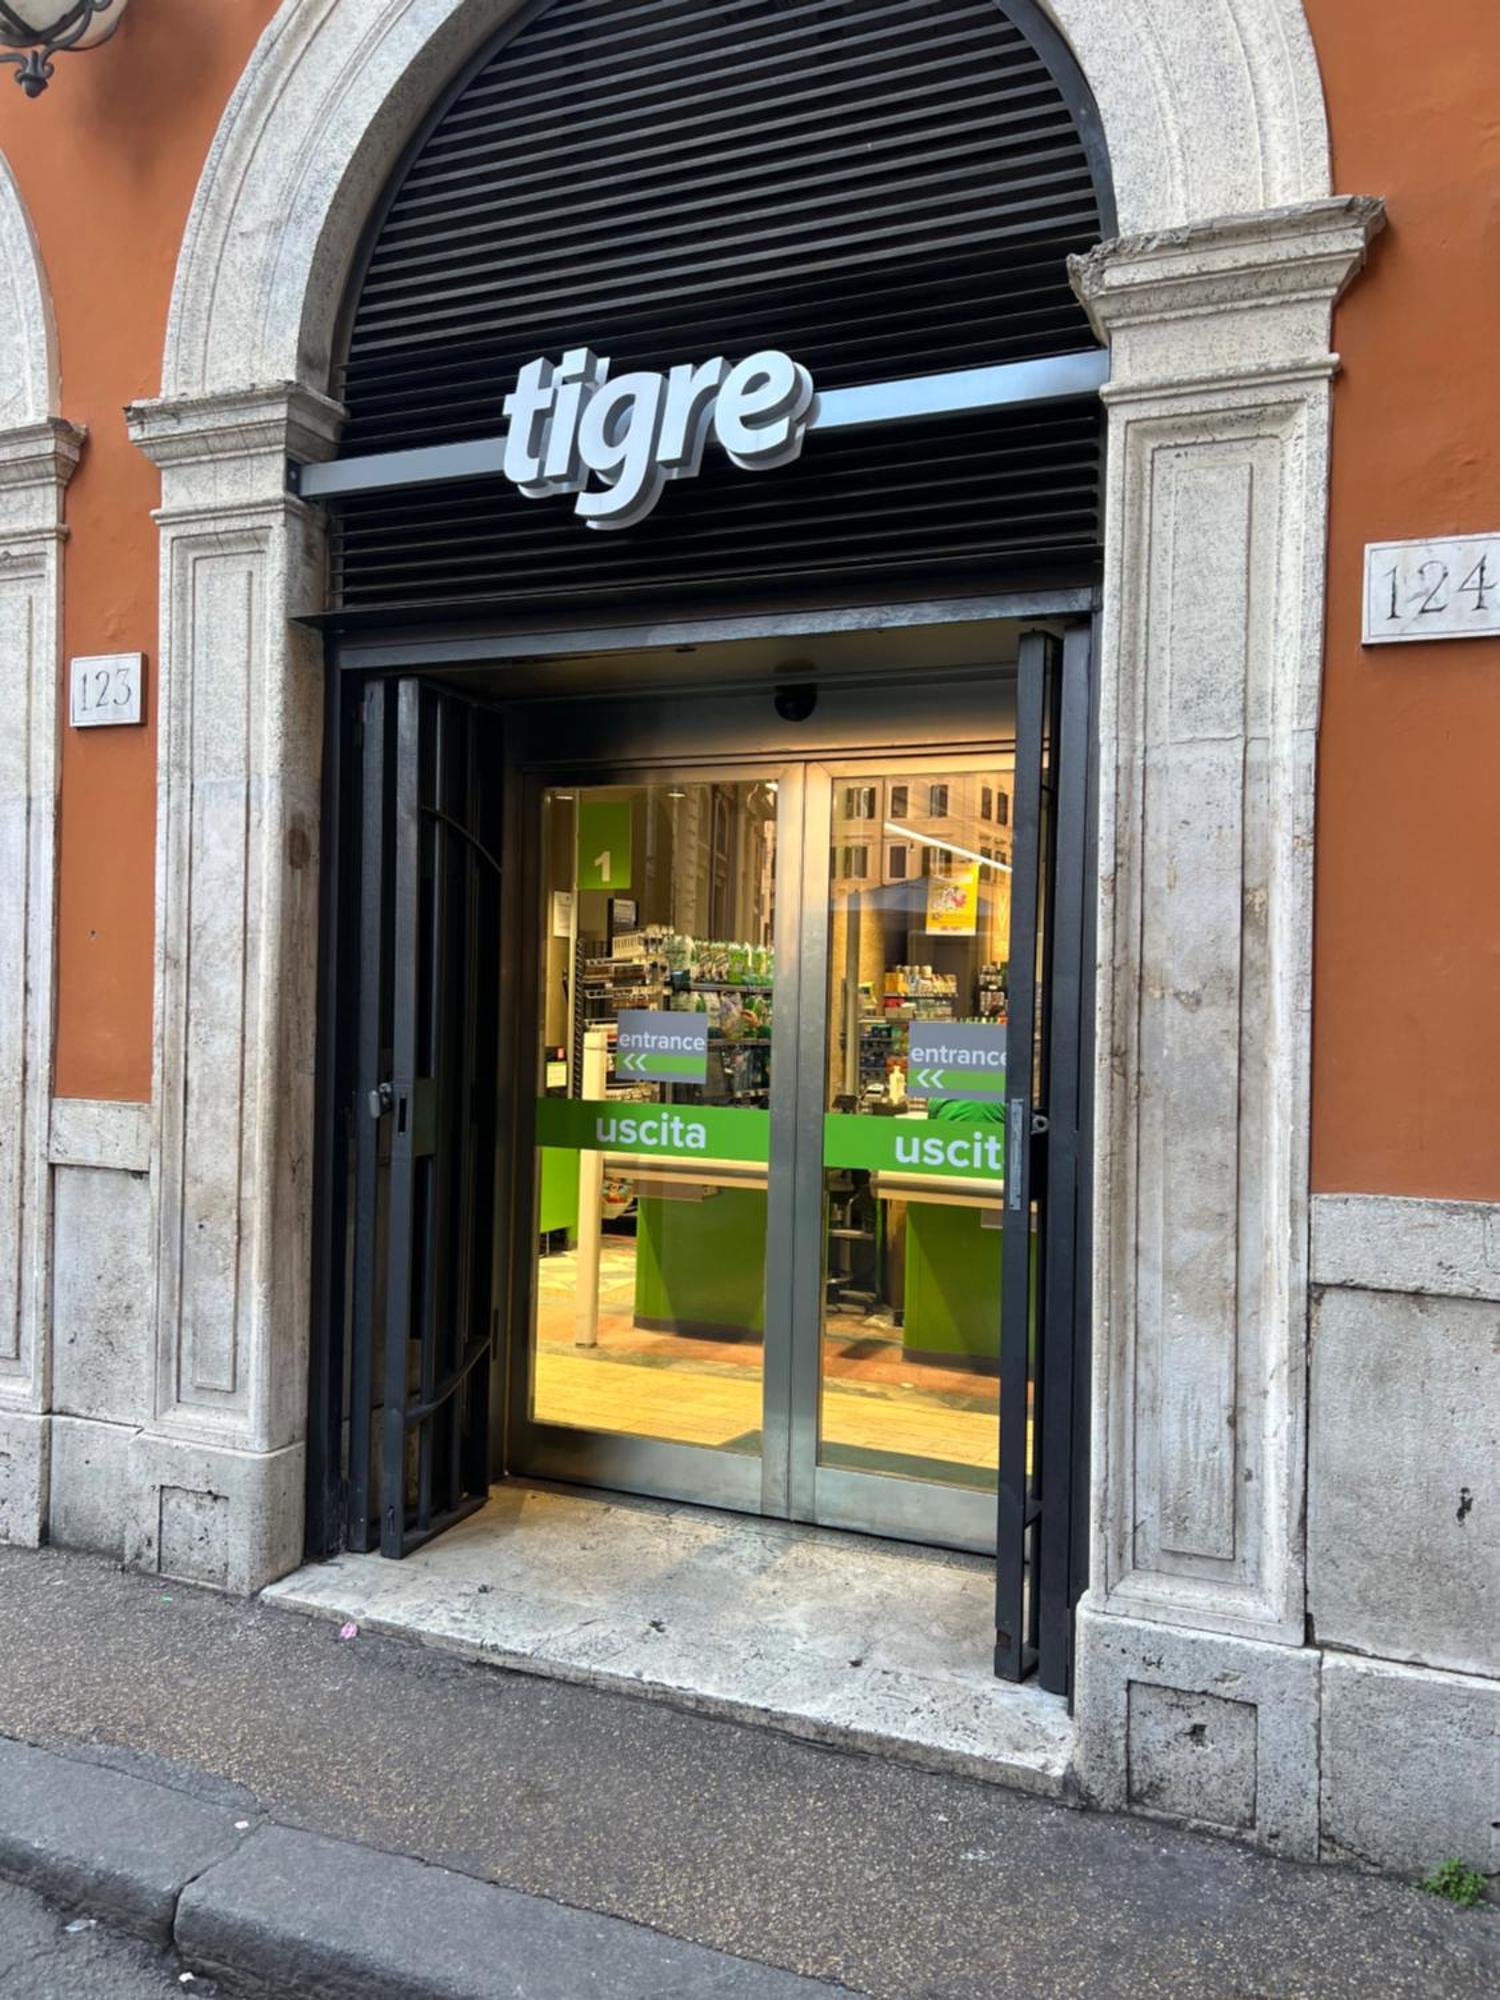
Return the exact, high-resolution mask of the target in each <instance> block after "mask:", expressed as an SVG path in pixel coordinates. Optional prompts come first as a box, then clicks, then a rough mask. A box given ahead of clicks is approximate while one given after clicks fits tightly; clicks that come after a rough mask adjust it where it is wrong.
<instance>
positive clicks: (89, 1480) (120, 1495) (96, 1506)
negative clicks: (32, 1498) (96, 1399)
mask: <svg viewBox="0 0 1500 2000" xmlns="http://www.w3.org/2000/svg"><path fill="white" fill-rule="evenodd" d="M134 1436H135V1432H134V1431H133V1430H132V1429H129V1428H127V1427H126V1426H125V1425H122V1424H105V1423H96V1422H93V1421H91V1420H90V1419H88V1418H85V1417H54V1418H53V1420H52V1493H51V1501H50V1504H49V1508H48V1515H47V1539H48V1541H49V1542H53V1543H55V1544H56V1545H57V1546H58V1547H59V1548H65V1549H87V1550H89V1551H90V1552H91V1553H92V1554H95V1555H101V1556H111V1557H113V1559H114V1560H115V1561H116V1562H120V1561H122V1560H123V1559H124V1554H125V1522H126V1519H127V1516H128V1514H129V1511H130V1500H129V1495H128V1493H127V1490H126V1486H127V1481H128V1479H129V1476H130V1443H131V1439H132V1438H133V1437H134Z"/></svg>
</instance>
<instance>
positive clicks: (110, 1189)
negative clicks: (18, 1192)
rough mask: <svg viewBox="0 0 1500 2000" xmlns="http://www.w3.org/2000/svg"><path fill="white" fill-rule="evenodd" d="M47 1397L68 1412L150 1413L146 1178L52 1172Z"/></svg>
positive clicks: (123, 1419) (114, 1416)
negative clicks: (50, 1371)
mask: <svg viewBox="0 0 1500 2000" xmlns="http://www.w3.org/2000/svg"><path fill="white" fill-rule="evenodd" d="M53 1217H54V1220H53V1231H54V1238H53V1242H54V1248H53V1258H52V1343H53V1345H52V1355H53V1360H52V1369H53V1374H52V1400H53V1407H54V1408H55V1409H57V1410H60V1411H63V1412H65V1413H66V1414H67V1415H69V1416H78V1417H101V1418H104V1419H105V1420H107V1421H108V1422H111V1423H117V1424H141V1423H144V1422H146V1421H147V1419H148V1418H149V1416H150V1413H151V1374H152V1352H151V1302H152V1296H153V1286H152V1282H151V1186H150V1182H149V1181H148V1180H147V1178H146V1176H145V1175H144V1174H134V1173H119V1172H114V1171H109V1170H100V1169H93V1168H89V1167H76V1166H60V1167H57V1168H55V1169H54V1171H53Z"/></svg>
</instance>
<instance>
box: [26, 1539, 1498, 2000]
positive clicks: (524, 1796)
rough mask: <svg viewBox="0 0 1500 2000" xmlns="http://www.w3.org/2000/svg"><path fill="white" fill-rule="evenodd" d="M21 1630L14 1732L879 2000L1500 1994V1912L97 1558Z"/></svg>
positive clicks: (65, 1572) (33, 1565)
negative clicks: (474, 1659)
mask: <svg viewBox="0 0 1500 2000" xmlns="http://www.w3.org/2000/svg"><path fill="white" fill-rule="evenodd" d="M0 1629H3V1632H4V1644H3V1645H0V1733H3V1734H7V1735H11V1736H15V1737H19V1738H22V1739H25V1740H28V1741H31V1742H34V1743H38V1744H42V1745H46V1746H49V1747H54V1748H65V1747H66V1748H71V1749H73V1750H74V1751H75V1753H76V1751H77V1749H78V1747H79V1746H88V1752H87V1754H90V1755H93V1756H98V1757H100V1758H103V1759H105V1760H106V1761H108V1762H110V1763H113V1764H116V1765H119V1766H121V1767H123V1768H125V1769H129V1770H134V1771H137V1772H139V1773H141V1774H143V1775H148V1776H152V1777H155V1778H158V1779H165V1780H166V1781H168V1782H171V1783H174V1784H176V1785H179V1786H181V1787H182V1788H184V1789H188V1790H193V1791H196V1792H198V1793H199V1794H200V1795H203V1796H211V1797H213V1798H216V1799H224V1800H239V1801H242V1802H243V1803H245V1804H246V1805H247V1806H249V1805H251V1804H254V1805H256V1806H258V1807H259V1808H260V1809H263V1810H264V1811H266V1812H267V1813H270V1814H272V1815H274V1817H275V1818H277V1819H278V1820H280V1821H281V1822H283V1823H284V1824H287V1825H292V1826H298V1827H303V1828H307V1829H309V1830H312V1831H315V1832H320V1833H327V1834H332V1835H334V1836H336V1837H339V1838H343V1839H351V1840H357V1841H361V1842H364V1843H366V1844H368V1845H370V1846H374V1847H379V1848H385V1849H388V1850H391V1851H393V1852H397V1853H403V1854H411V1855H416V1856H419V1857H421V1858H422V1859H425V1860H429V1861H437V1862H441V1863H445V1864H446V1865H447V1866H449V1867H452V1868H457V1869H461V1870H465V1871H467V1872H469V1873H471V1874H475V1875H478V1876H481V1877H484V1878H486V1879H488V1880H491V1881H499V1882H502V1883H505V1884H507V1885H509V1886H511V1887H513V1888H518V1889H522V1890H527V1891H530V1892H532V1893H535V1894H538V1895H542V1896H545V1897H548V1898H551V1899H552V1900H554V1901H557V1902H561V1903H565V1904H569V1905H572V1906H574V1907H577V1908H580V1909H586V1910H597V1911H605V1912H608V1913H610V1914H613V1915H617V1916H622V1917H626V1918H630V1919H633V1920H634V1921H635V1922H637V1923H644V1924H648V1925H651V1926H654V1927H656V1928H658V1929H660V1930H663V1931H666V1932H668V1933H670V1934H671V1935H674V1936H677V1937H682V1938H689V1939H693V1940H695V1941H698V1942H701V1943H704V1944H709V1945H716V1946H718V1947H720V1948H721V1949H723V1950H726V1951H731V1952H735V1953H738V1954H740V1955H742V1956H744V1957H747V1958H754V1959H757V1960H760V1961H762V1962H764V1963H767V1964H771V1965H776V1966H781V1967H784V1968H786V1969H788V1970H791V1971H796V1972H800V1973H804V1974H808V1975H810V1976H812V1977H815V1978H822V1979H827V1980H833V1981H837V1982H840V1983H842V1984H844V1985H846V1986H848V1987H851V1988H853V1989H854V1990H855V1991H858V1992H863V1993H868V1994H870V1995H873V1996H876V2000H989V1996H995V2000H1002V1996H1004V2000H1009V1996H1012V1995H1016V1996H1022V1995H1024V1996H1026V2000H1064V1996H1069V1995H1088V1996H1089V2000H1136V1996H1139V2000H1162V1996H1163V1995H1165V1994H1170V1995H1172V1996H1174V2000H1345V1996H1348V2000H1369V1996H1370V1995H1371V1994H1379V1995H1380V1996H1381V2000H1429V1996H1430V2000H1493V1996H1494V1995H1495V1993H1496V1992H1500V1911H1497V1910H1495V1909H1488V1910H1482V1911H1477V1912H1468V1911H1459V1910H1455V1909H1452V1908H1450V1907H1448V1906H1446V1905H1444V1904H1442V1903H1439V1902H1437V1901H1436V1900H1435V1899H1434V1898H1432V1897H1430V1896H1425V1895H1422V1894H1420V1893H1419V1892H1418V1891H1416V1890H1414V1889H1412V1888H1409V1887H1407V1886H1405V1885H1404V1884H1401V1883H1399V1882H1394V1881H1390V1880H1386V1879H1381V1878H1376V1877H1373V1876H1368V1875H1362V1874H1357V1873H1355V1872H1353V1871H1351V1870H1347V1869H1340V1868H1311V1867H1302V1866H1298V1865H1295V1864H1292V1863H1288V1862H1281V1861H1277V1860H1274V1859H1272V1858H1270V1857H1267V1856H1264V1855H1258V1854H1254V1853H1251V1852H1250V1851H1248V1850H1247V1849H1244V1848H1241V1847H1238V1846H1236V1845H1233V1844H1231V1843H1229V1842H1224V1841H1216V1840H1212V1839H1208V1838H1203V1837H1199V1836H1196V1835H1192V1834H1188V1833H1181V1832H1177V1831H1175V1830H1172V1829H1168V1828H1163V1827H1159V1826H1154V1825H1150V1824H1148V1823H1146V1822H1144V1821H1140V1820H1129V1819H1114V1818H1110V1817H1108V1816H1105V1815H1102V1814H1093V1813H1085V1812H1074V1811H1069V1810H1067V1809H1066V1808H1063V1807H1060V1806H1054V1805H1050V1804H1047V1803H1044V1802H1041V1801H1038V1800H1035V1799H1030V1798H1027V1797H1024V1796H1023V1795H1021V1794H1019V1793H1014V1792H1007V1791H1004V1790H1001V1789H998V1788H996V1787H992V1786H988V1785H984V1784H980V1783H976V1782H973V1781H970V1780H966V1779H961V1778H951V1777H937V1776H929V1775H926V1774H924V1773H922V1772H919V1771H914V1770H912V1769H910V1768H907V1767H905V1766H902V1765H898V1764H894V1763H890V1762H887V1761H883V1760H875V1759H870V1758H863V1757H857V1756H851V1755H846V1754H839V1753H834V1752H829V1751H825V1750H820V1749H817V1748H814V1747H812V1746H810V1745H805V1744H801V1743H797V1742H793V1741H790V1740H788V1739H786V1738H783V1737H779V1736H776V1735H774V1734H771V1733H769V1732H768V1731H765V1730H762V1729H753V1728H744V1727H740V1726H738V1725H735V1724H731V1723H727V1722H721V1721H716V1720H713V1719H710V1718H707V1717H702V1716H697V1715H691V1714H684V1713H681V1712H679V1711H676V1710H673V1709H671V1708H667V1707H663V1706H659V1705H656V1704H653V1703H648V1702H644V1701H638V1700H633V1699H629V1698H626V1697H622V1696H618V1695H611V1694H602V1693H599V1692H597V1691H595V1690H591V1689H586V1688H578V1687H571V1686H567V1685H562V1684H559V1683H555V1682H549V1681H544V1680H537V1679H531V1678H528V1677H526V1676H520V1675H514V1674H502V1673H497V1672H493V1671H491V1670H488V1669H486V1668H484V1667H477V1666H471V1665H467V1664H464V1663H462V1662H459V1661H456V1660H451V1659H447V1658H445V1657H443V1656H442V1655H440V1654H437V1653H432V1652H427V1651H425V1650H423V1649H421V1648H416V1647H411V1646H408V1645H405V1644H402V1643H399V1642H396V1641H389V1640H379V1639H370V1638H365V1637H363V1636H361V1637H360V1638H357V1639H355V1640H353V1641H351V1642H349V1643H341V1642H340V1641H339V1639H338V1637H337V1632H336V1628H335V1627H333V1626H332V1625H325V1624H320V1623H315V1622H312V1621H308V1620H304V1619H302V1618H300V1617H298V1616H297V1615H296V1614H294V1613H290V1612H285V1611H280V1610H277V1609H274V1608H272V1607H270V1606H267V1605H263V1604H259V1603H249V1604H246V1603H239V1602H234V1601H231V1600H229V1599H225V1598H222V1597H218V1596H215V1595H213V1594H210V1593H206V1592H199V1591H195V1590H193V1589H190V1588H187V1587H184V1586H182V1585H179V1584H170V1583H165V1582H163V1581H161V1580H160V1579H156V1578H147V1577H141V1576H135V1575H123V1574H121V1573H120V1572H119V1571H117V1570H114V1569H112V1568H110V1567H109V1566H108V1565H106V1564H103V1563H99V1562H95V1561H93V1560H91V1559H88V1558H83V1557H77V1556H66V1555H62V1554H59V1553H56V1552H52V1551H43V1552H42V1553H41V1554H31V1553H28V1552H23V1551H19V1550H0ZM1435 1858H1441V1857H1435ZM188 1990H191V1989H188Z"/></svg>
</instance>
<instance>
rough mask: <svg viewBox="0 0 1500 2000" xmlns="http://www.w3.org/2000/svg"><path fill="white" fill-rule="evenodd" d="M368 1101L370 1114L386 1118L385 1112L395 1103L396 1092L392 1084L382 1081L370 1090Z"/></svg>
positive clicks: (378, 1117) (377, 1117)
mask: <svg viewBox="0 0 1500 2000" xmlns="http://www.w3.org/2000/svg"><path fill="white" fill-rule="evenodd" d="M366 1102H367V1103H368V1104H369V1107H370V1116H371V1117H372V1118H375V1119H381V1118H384V1116H385V1114H386V1113H387V1112H388V1111H389V1110H390V1109H391V1108H392V1106H393V1105H394V1104H395V1102H396V1093H395V1091H394V1090H393V1089H392V1087H391V1085H390V1084H388V1083H380V1084H377V1085H376V1086H375V1088H374V1089H373V1090H372V1091H371V1092H370V1095H369V1097H368V1099H367V1100H366Z"/></svg>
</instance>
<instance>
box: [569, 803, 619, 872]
mask: <svg viewBox="0 0 1500 2000" xmlns="http://www.w3.org/2000/svg"><path fill="white" fill-rule="evenodd" d="M632 824H633V814H632V812H631V808H630V801H629V799H581V800H580V801H579V805H578V887H579V888H580V889H628V888H629V887H630V848H631V839H632Z"/></svg>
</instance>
